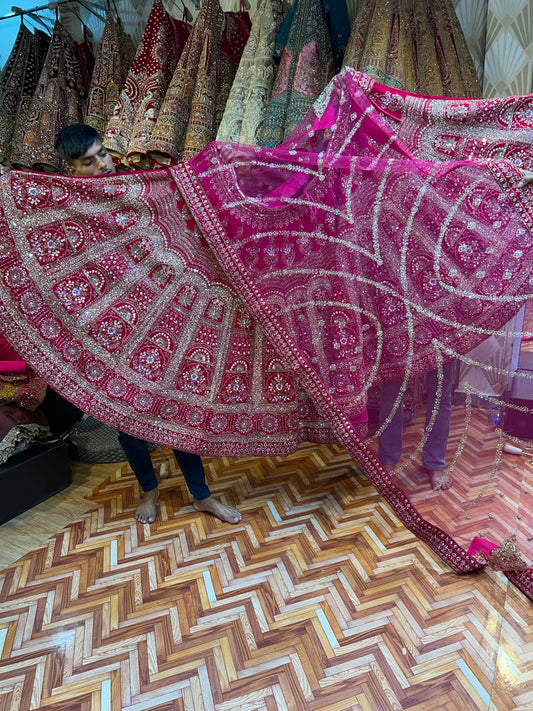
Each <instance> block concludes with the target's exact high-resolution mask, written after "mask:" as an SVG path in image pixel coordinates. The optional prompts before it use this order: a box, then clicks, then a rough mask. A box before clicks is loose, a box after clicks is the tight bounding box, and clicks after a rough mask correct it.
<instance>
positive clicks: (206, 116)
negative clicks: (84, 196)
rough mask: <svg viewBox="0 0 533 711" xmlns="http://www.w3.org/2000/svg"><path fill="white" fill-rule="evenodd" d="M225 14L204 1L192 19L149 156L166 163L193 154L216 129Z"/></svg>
mask: <svg viewBox="0 0 533 711" xmlns="http://www.w3.org/2000/svg"><path fill="white" fill-rule="evenodd" d="M223 24H224V13H223V12H222V10H221V9H220V5H219V3H218V0H207V1H206V2H204V4H203V5H202V8H201V10H200V12H199V13H198V16H197V17H196V20H195V22H194V25H193V28H192V30H191V34H190V35H189V38H188V40H187V43H186V45H185V48H184V50H183V52H182V54H181V57H180V59H179V61H178V65H177V67H176V71H175V72H174V75H173V77H172V80H171V82H170V86H169V88H168V90H167V93H166V96H165V99H164V101H163V105H162V107H161V110H160V112H159V116H158V118H157V122H156V125H155V127H154V131H153V133H152V141H151V149H150V156H151V157H152V158H153V159H154V160H155V161H156V162H157V163H160V164H162V165H165V164H166V165H169V164H170V163H171V162H173V161H176V160H178V159H179V158H181V157H184V156H185V152H186V154H187V155H194V154H195V153H196V152H197V151H198V150H201V149H202V148H203V147H204V146H205V145H207V144H208V143H209V141H210V140H212V139H213V137H214V135H215V131H216V126H215V125H214V122H215V105H216V88H217V82H216V63H217V61H218V57H219V56H220V46H221V44H222V29H223Z"/></svg>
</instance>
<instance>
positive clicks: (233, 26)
mask: <svg viewBox="0 0 533 711" xmlns="http://www.w3.org/2000/svg"><path fill="white" fill-rule="evenodd" d="M251 27H252V25H251V22H250V16H249V15H248V13H247V12H226V13H224V34H223V38H222V44H221V46H220V57H219V58H218V63H217V94H216V97H217V100H216V108H215V122H214V132H213V133H212V137H211V140H213V139H214V138H215V136H216V130H217V129H218V127H219V126H220V122H221V121H222V117H223V115H224V111H225V109H226V104H227V101H228V97H229V94H230V91H231V89H232V86H233V82H234V80H235V75H236V73H237V68H238V66H239V62H240V61H241V57H242V53H243V51H244V48H245V46H246V43H247V41H248V37H249V35H250V30H251Z"/></svg>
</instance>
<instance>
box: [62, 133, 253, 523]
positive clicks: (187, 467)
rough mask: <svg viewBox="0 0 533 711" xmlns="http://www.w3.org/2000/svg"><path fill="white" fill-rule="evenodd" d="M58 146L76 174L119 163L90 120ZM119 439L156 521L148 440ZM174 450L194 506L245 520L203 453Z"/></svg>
mask: <svg viewBox="0 0 533 711" xmlns="http://www.w3.org/2000/svg"><path fill="white" fill-rule="evenodd" d="M55 150H56V152H57V153H58V155H59V156H60V157H61V158H62V159H63V161H64V162H65V163H66V166H67V171H68V173H69V174H70V175H72V176H78V177H87V176H93V175H95V176H96V175H110V174H112V173H115V164H114V162H113V159H112V157H111V155H110V154H109V153H108V152H107V150H106V148H105V147H104V145H103V143H102V137H101V135H100V133H99V132H98V131H97V130H96V129H94V128H93V127H92V126H89V125H87V124H72V125H70V126H66V127H65V128H63V129H62V130H61V131H59V133H58V135H57V138H56V142H55ZM119 442H120V444H121V446H122V449H123V450H124V454H125V455H126V458H127V460H128V462H129V464H130V466H131V468H132V470H133V473H134V474H135V476H136V477H137V481H138V482H139V484H140V486H141V488H142V490H143V497H142V500H141V503H140V504H139V505H138V507H137V509H136V511H135V519H136V520H137V521H139V522H140V523H153V522H154V521H155V519H156V515H157V500H158V498H159V486H158V480H157V476H156V474H155V471H154V466H153V463H152V458H151V456H150V452H149V449H148V444H147V443H146V442H145V441H143V440H140V439H137V438H136V437H132V436H131V435H129V434H126V433H124V432H120V433H119ZM173 451H174V456H175V457H176V459H177V461H178V464H179V466H180V468H181V470H182V472H183V476H184V478H185V482H186V484H187V488H188V489H189V491H190V492H191V494H192V496H193V498H194V501H193V507H194V508H195V509H196V510H197V511H206V512H208V513H211V514H213V515H214V516H216V517H217V518H219V519H220V520H221V521H226V522H227V523H238V522H239V521H240V520H241V514H240V513H239V511H238V510H237V509H236V508H235V507H234V506H230V505H228V504H225V503H223V502H222V501H219V500H218V499H216V498H215V497H214V496H212V495H211V492H210V490H209V487H208V485H207V482H206V478H205V470H204V466H203V463H202V459H201V457H200V456H199V455H198V454H191V453H189V452H184V451H181V450H178V449H174V450H173Z"/></svg>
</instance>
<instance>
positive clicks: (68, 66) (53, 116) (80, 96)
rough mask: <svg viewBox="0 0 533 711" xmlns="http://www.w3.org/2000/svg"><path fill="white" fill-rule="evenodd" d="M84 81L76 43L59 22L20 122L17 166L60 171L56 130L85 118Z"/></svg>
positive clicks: (15, 150)
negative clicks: (29, 101)
mask: <svg viewBox="0 0 533 711" xmlns="http://www.w3.org/2000/svg"><path fill="white" fill-rule="evenodd" d="M84 100H85V94H84V92H83V82H82V79H81V73H80V67H79V63H78V58H77V56H76V50H75V47H74V42H73V41H72V39H71V38H70V36H69V35H68V34H67V33H66V32H65V30H64V29H63V27H62V25H61V23H59V22H56V24H55V26H54V32H53V34H52V39H51V41H50V47H49V50H48V54H47V56H46V61H45V64H44V68H43V71H42V72H41V76H40V78H39V83H38V85H37V89H36V90H35V94H34V96H33V99H32V102H31V105H30V108H29V110H28V114H27V116H26V120H25V121H24V123H21V121H20V120H19V121H18V123H17V131H16V134H15V136H14V139H13V145H12V156H11V162H12V164H13V166H14V167H19V168H27V167H31V168H34V169H35V170H44V171H51V172H57V171H59V170H61V167H62V166H61V159H60V158H59V156H58V155H57V153H56V152H55V150H54V143H55V138H56V135H57V132H58V131H59V130H60V129H62V128H63V126H67V125H68V124H71V123H81V122H82V121H83V102H84Z"/></svg>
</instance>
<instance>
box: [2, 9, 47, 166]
mask: <svg viewBox="0 0 533 711" xmlns="http://www.w3.org/2000/svg"><path fill="white" fill-rule="evenodd" d="M49 41H50V38H49V37H48V35H46V34H45V33H44V32H40V31H39V32H36V33H35V34H34V33H33V32H32V31H31V30H29V29H28V28H27V27H26V25H25V24H24V23H23V22H21V24H20V28H19V31H18V34H17V37H16V39H15V44H14V45H13V49H12V50H11V53H10V55H9V58H8V60H7V62H6V64H5V66H4V69H3V71H2V74H1V76H0V161H1V162H3V163H9V162H10V161H11V145H12V142H13V136H14V134H15V130H16V126H17V122H18V121H19V116H20V117H21V119H22V120H23V121H24V120H25V116H26V114H27V111H28V108H29V104H30V102H31V100H32V98H33V94H34V93H35V89H36V87H37V82H38V81H39V76H40V74H41V71H42V68H43V64H44V60H45V55H46V50H47V48H48V43H49Z"/></svg>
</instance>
